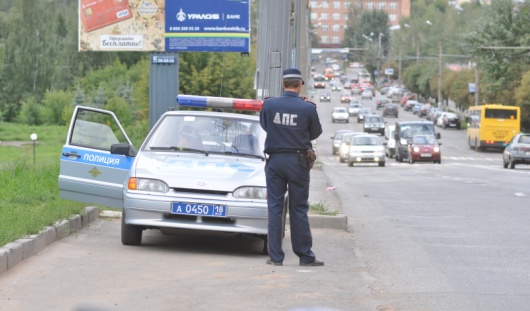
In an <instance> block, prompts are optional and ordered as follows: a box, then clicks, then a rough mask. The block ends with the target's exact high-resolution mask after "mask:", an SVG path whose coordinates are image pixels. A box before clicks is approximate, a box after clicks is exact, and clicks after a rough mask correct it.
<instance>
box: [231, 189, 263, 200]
mask: <svg viewBox="0 0 530 311" xmlns="http://www.w3.org/2000/svg"><path fill="white" fill-rule="evenodd" d="M232 195H233V196H234V198H236V199H257V200H266V199H267V188H266V187H240V188H237V189H236V190H235V191H234V193H233V194H232Z"/></svg>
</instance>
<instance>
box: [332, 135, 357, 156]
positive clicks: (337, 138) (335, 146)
mask: <svg viewBox="0 0 530 311" xmlns="http://www.w3.org/2000/svg"><path fill="white" fill-rule="evenodd" d="M351 132H353V130H349V129H347V130H338V131H336V132H335V135H333V136H331V152H332V153H333V155H336V154H337V152H338V151H339V148H340V144H341V143H342V136H344V134H346V133H351Z"/></svg>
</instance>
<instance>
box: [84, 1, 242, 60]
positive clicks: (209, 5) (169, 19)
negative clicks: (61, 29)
mask: <svg viewBox="0 0 530 311" xmlns="http://www.w3.org/2000/svg"><path fill="white" fill-rule="evenodd" d="M79 51H108V52H116V51H144V52H250V1H243V0H79Z"/></svg>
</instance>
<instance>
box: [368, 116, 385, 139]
mask: <svg viewBox="0 0 530 311" xmlns="http://www.w3.org/2000/svg"><path fill="white" fill-rule="evenodd" d="M385 123H386V122H385V119H383V118H382V117H381V116H379V115H376V114H373V115H366V116H365V117H364V124H363V132H365V133H379V134H381V135H384V134H385Z"/></svg>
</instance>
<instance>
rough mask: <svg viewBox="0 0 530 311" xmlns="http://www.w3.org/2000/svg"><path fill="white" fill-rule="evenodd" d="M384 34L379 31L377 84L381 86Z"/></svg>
mask: <svg viewBox="0 0 530 311" xmlns="http://www.w3.org/2000/svg"><path fill="white" fill-rule="evenodd" d="M382 36H384V34H382V33H379V44H378V46H377V86H379V84H380V82H381V37H382Z"/></svg>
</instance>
